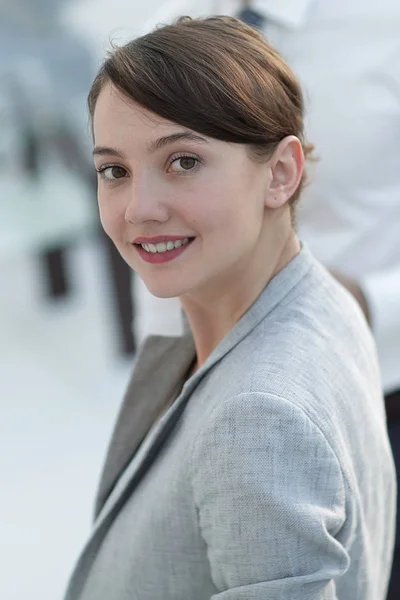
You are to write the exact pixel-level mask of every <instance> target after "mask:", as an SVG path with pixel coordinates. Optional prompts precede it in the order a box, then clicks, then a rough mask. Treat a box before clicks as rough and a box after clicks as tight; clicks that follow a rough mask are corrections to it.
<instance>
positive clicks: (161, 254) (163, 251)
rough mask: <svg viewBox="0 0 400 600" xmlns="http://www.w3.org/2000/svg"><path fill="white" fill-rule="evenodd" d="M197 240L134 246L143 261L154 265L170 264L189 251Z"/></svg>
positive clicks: (189, 239)
mask: <svg viewBox="0 0 400 600" xmlns="http://www.w3.org/2000/svg"><path fill="white" fill-rule="evenodd" d="M195 239H196V238H184V239H181V240H176V241H173V240H168V241H167V242H158V243H157V244H142V243H140V244H133V246H134V248H136V250H137V252H138V254H139V256H140V257H141V259H142V260H144V261H145V262H147V263H152V264H156V265H157V264H162V263H168V262H171V261H173V260H175V259H176V258H178V257H179V256H181V254H183V253H184V252H187V251H188V248H191V247H192V244H193V242H194V241H195Z"/></svg>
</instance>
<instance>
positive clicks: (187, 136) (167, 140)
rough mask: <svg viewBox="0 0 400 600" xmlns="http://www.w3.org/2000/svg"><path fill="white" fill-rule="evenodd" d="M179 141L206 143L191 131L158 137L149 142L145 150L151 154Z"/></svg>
mask: <svg viewBox="0 0 400 600" xmlns="http://www.w3.org/2000/svg"><path fill="white" fill-rule="evenodd" d="M181 141H188V142H200V143H205V144H207V143H208V141H207V140H206V139H205V138H203V137H201V136H200V135H196V134H195V133H192V132H191V131H178V132H177V133H172V134H171V135H166V136H164V137H160V138H158V140H155V141H154V142H151V144H149V146H148V148H147V151H148V152H149V154H152V153H153V152H156V151H157V150H160V149H161V148H164V147H165V146H168V145H169V144H173V143H174V142H181Z"/></svg>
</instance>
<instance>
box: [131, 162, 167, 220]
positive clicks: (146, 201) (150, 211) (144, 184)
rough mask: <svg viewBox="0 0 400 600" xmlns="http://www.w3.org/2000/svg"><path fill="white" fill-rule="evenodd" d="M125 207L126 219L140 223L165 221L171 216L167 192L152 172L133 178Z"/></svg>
mask: <svg viewBox="0 0 400 600" xmlns="http://www.w3.org/2000/svg"><path fill="white" fill-rule="evenodd" d="M131 181H132V183H131V186H130V188H129V192H128V194H129V195H128V199H127V204H126V209H125V221H126V222H127V223H131V224H133V225H138V224H141V223H144V222H146V221H159V222H160V223H164V222H165V221H167V220H168V218H169V213H168V206H167V202H166V200H165V193H164V194H163V191H162V189H161V187H160V185H159V184H157V182H155V181H154V178H153V180H152V178H151V175H150V173H148V174H145V173H144V174H142V175H141V176H140V177H136V178H135V179H133V178H132V180H131Z"/></svg>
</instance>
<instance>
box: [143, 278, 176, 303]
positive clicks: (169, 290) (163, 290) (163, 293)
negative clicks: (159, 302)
mask: <svg viewBox="0 0 400 600" xmlns="http://www.w3.org/2000/svg"><path fill="white" fill-rule="evenodd" d="M142 279H143V282H144V284H145V286H146V287H147V289H148V291H149V292H150V294H152V295H153V296H155V297H156V298H179V296H182V294H184V293H185V291H186V288H184V287H183V286H180V285H179V284H173V283H172V282H169V283H168V284H165V283H163V282H161V281H150V280H149V279H147V280H146V279H145V278H142Z"/></svg>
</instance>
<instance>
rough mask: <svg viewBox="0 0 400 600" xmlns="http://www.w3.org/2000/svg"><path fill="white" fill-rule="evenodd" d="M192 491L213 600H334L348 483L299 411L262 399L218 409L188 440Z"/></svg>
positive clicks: (342, 564) (342, 559)
mask: <svg viewBox="0 0 400 600" xmlns="http://www.w3.org/2000/svg"><path fill="white" fill-rule="evenodd" d="M192 486H193V494H194V501H195V505H196V509H197V514H198V520H199V527H200V531H201V535H202V537H203V539H204V541H205V543H206V545H207V554H208V559H209V563H210V569H211V574H212V579H213V582H214V584H215V586H216V588H217V589H218V590H219V593H217V594H215V595H213V596H212V600H265V599H266V598H268V600H278V599H279V600H282V599H283V598H284V599H285V600H337V595H336V591H335V582H334V579H335V578H337V577H339V576H341V575H342V574H343V573H345V572H346V570H347V569H348V567H349V562H350V561H349V556H348V553H347V551H346V549H345V547H344V546H343V545H342V543H341V542H340V541H339V537H340V536H339V533H340V532H341V531H342V530H343V528H344V526H345V524H346V525H347V526H348V523H346V511H345V485H344V481H343V477H342V472H341V469H340V466H339V462H338V459H337V458H336V455H335V454H334V452H333V450H332V448H331V446H330V445H329V444H328V442H327V440H326V438H325V436H324V435H323V433H322V432H321V431H320V429H319V428H318V427H317V426H316V425H315V424H314V423H313V422H312V421H311V420H310V419H309V418H308V416H307V415H306V414H305V413H304V412H303V411H302V410H301V409H299V408H298V407H297V406H295V405H293V404H292V403H291V402H289V401H287V400H285V399H284V398H279V397H275V396H273V395H268V394H264V393H246V394H241V395H239V396H238V397H236V398H235V399H233V400H229V402H223V403H221V405H219V406H217V407H216V409H214V411H213V412H212V413H211V414H210V416H209V417H208V418H207V420H206V424H205V426H204V427H203V428H202V429H201V431H200V432H199V434H198V435H197V438H196V439H195V441H194V445H193V452H192ZM346 535H347V534H346ZM342 537H343V536H342Z"/></svg>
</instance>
